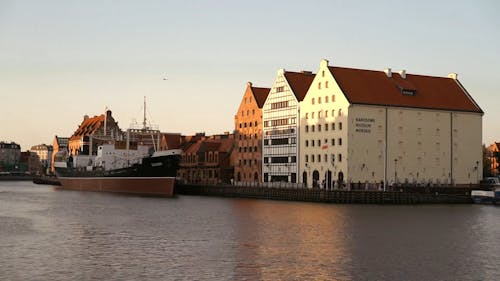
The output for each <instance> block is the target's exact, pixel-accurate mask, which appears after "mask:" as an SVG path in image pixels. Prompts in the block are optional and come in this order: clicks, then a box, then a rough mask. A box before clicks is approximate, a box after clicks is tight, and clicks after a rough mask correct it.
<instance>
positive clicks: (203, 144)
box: [177, 134, 234, 184]
mask: <svg viewBox="0 0 500 281" xmlns="http://www.w3.org/2000/svg"><path fill="white" fill-rule="evenodd" d="M233 147H234V135H233V134H224V135H215V136H210V137H203V138H201V139H197V138H194V139H191V140H190V141H189V142H188V143H186V144H185V146H184V148H183V155H182V160H181V163H180V167H179V170H178V172H177V174H178V177H179V178H180V179H181V181H182V182H184V183H187V184H189V183H195V184H217V183H231V180H232V178H233V172H234V170H233V163H232V161H231V159H232V153H233Z"/></svg>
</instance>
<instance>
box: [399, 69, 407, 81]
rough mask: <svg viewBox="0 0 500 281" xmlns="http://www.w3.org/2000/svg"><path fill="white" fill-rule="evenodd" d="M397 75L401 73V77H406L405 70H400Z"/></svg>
mask: <svg viewBox="0 0 500 281" xmlns="http://www.w3.org/2000/svg"><path fill="white" fill-rule="evenodd" d="M399 75H401V78H403V79H406V70H404V69H403V70H400V71H399Z"/></svg>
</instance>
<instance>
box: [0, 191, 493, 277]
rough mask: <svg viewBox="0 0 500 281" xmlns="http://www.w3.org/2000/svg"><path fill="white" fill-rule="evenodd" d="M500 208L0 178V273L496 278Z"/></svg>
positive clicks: (0, 275) (98, 275) (134, 275)
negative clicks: (75, 186)
mask: <svg viewBox="0 0 500 281" xmlns="http://www.w3.org/2000/svg"><path fill="white" fill-rule="evenodd" d="M499 261H500V207H495V206H480V205H414V206H412V205H409V206H391V205H335V204H320V203H302V202H284V201H266V200H253V199H229V198H213V197H197V196H177V197H175V198H150V197H136V196H126V195H117V194H105V193H93V192H77V191H62V190H57V189H55V188H54V187H52V186H43V185H34V184H32V183H29V182H0V280H500V262H499Z"/></svg>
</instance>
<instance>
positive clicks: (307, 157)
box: [306, 155, 309, 163]
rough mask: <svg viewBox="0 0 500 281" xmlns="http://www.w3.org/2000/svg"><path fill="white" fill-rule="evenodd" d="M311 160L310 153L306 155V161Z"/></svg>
mask: <svg viewBox="0 0 500 281" xmlns="http://www.w3.org/2000/svg"><path fill="white" fill-rule="evenodd" d="M307 162H309V155H306V163H307Z"/></svg>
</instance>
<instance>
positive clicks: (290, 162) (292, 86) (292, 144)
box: [262, 69, 314, 183]
mask: <svg viewBox="0 0 500 281" xmlns="http://www.w3.org/2000/svg"><path fill="white" fill-rule="evenodd" d="M313 79H314V74H313V73H311V72H309V71H303V72H290V71H285V70H284V69H280V70H279V71H278V74H277V77H276V80H275V81H274V84H273V86H272V87H271V90H270V92H269V95H268V97H267V99H266V101H265V103H264V106H263V108H262V122H263V129H262V130H263V137H262V138H263V149H262V151H263V166H262V171H263V179H262V181H263V182H288V183H297V182H298V177H297V174H298V172H299V166H298V163H299V159H298V158H299V146H298V141H299V138H300V136H299V125H300V124H299V122H300V119H299V118H300V114H299V109H300V107H299V103H300V102H301V101H302V100H303V99H304V97H305V95H306V93H307V90H308V89H309V86H310V85H311V82H312V81H313Z"/></svg>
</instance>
